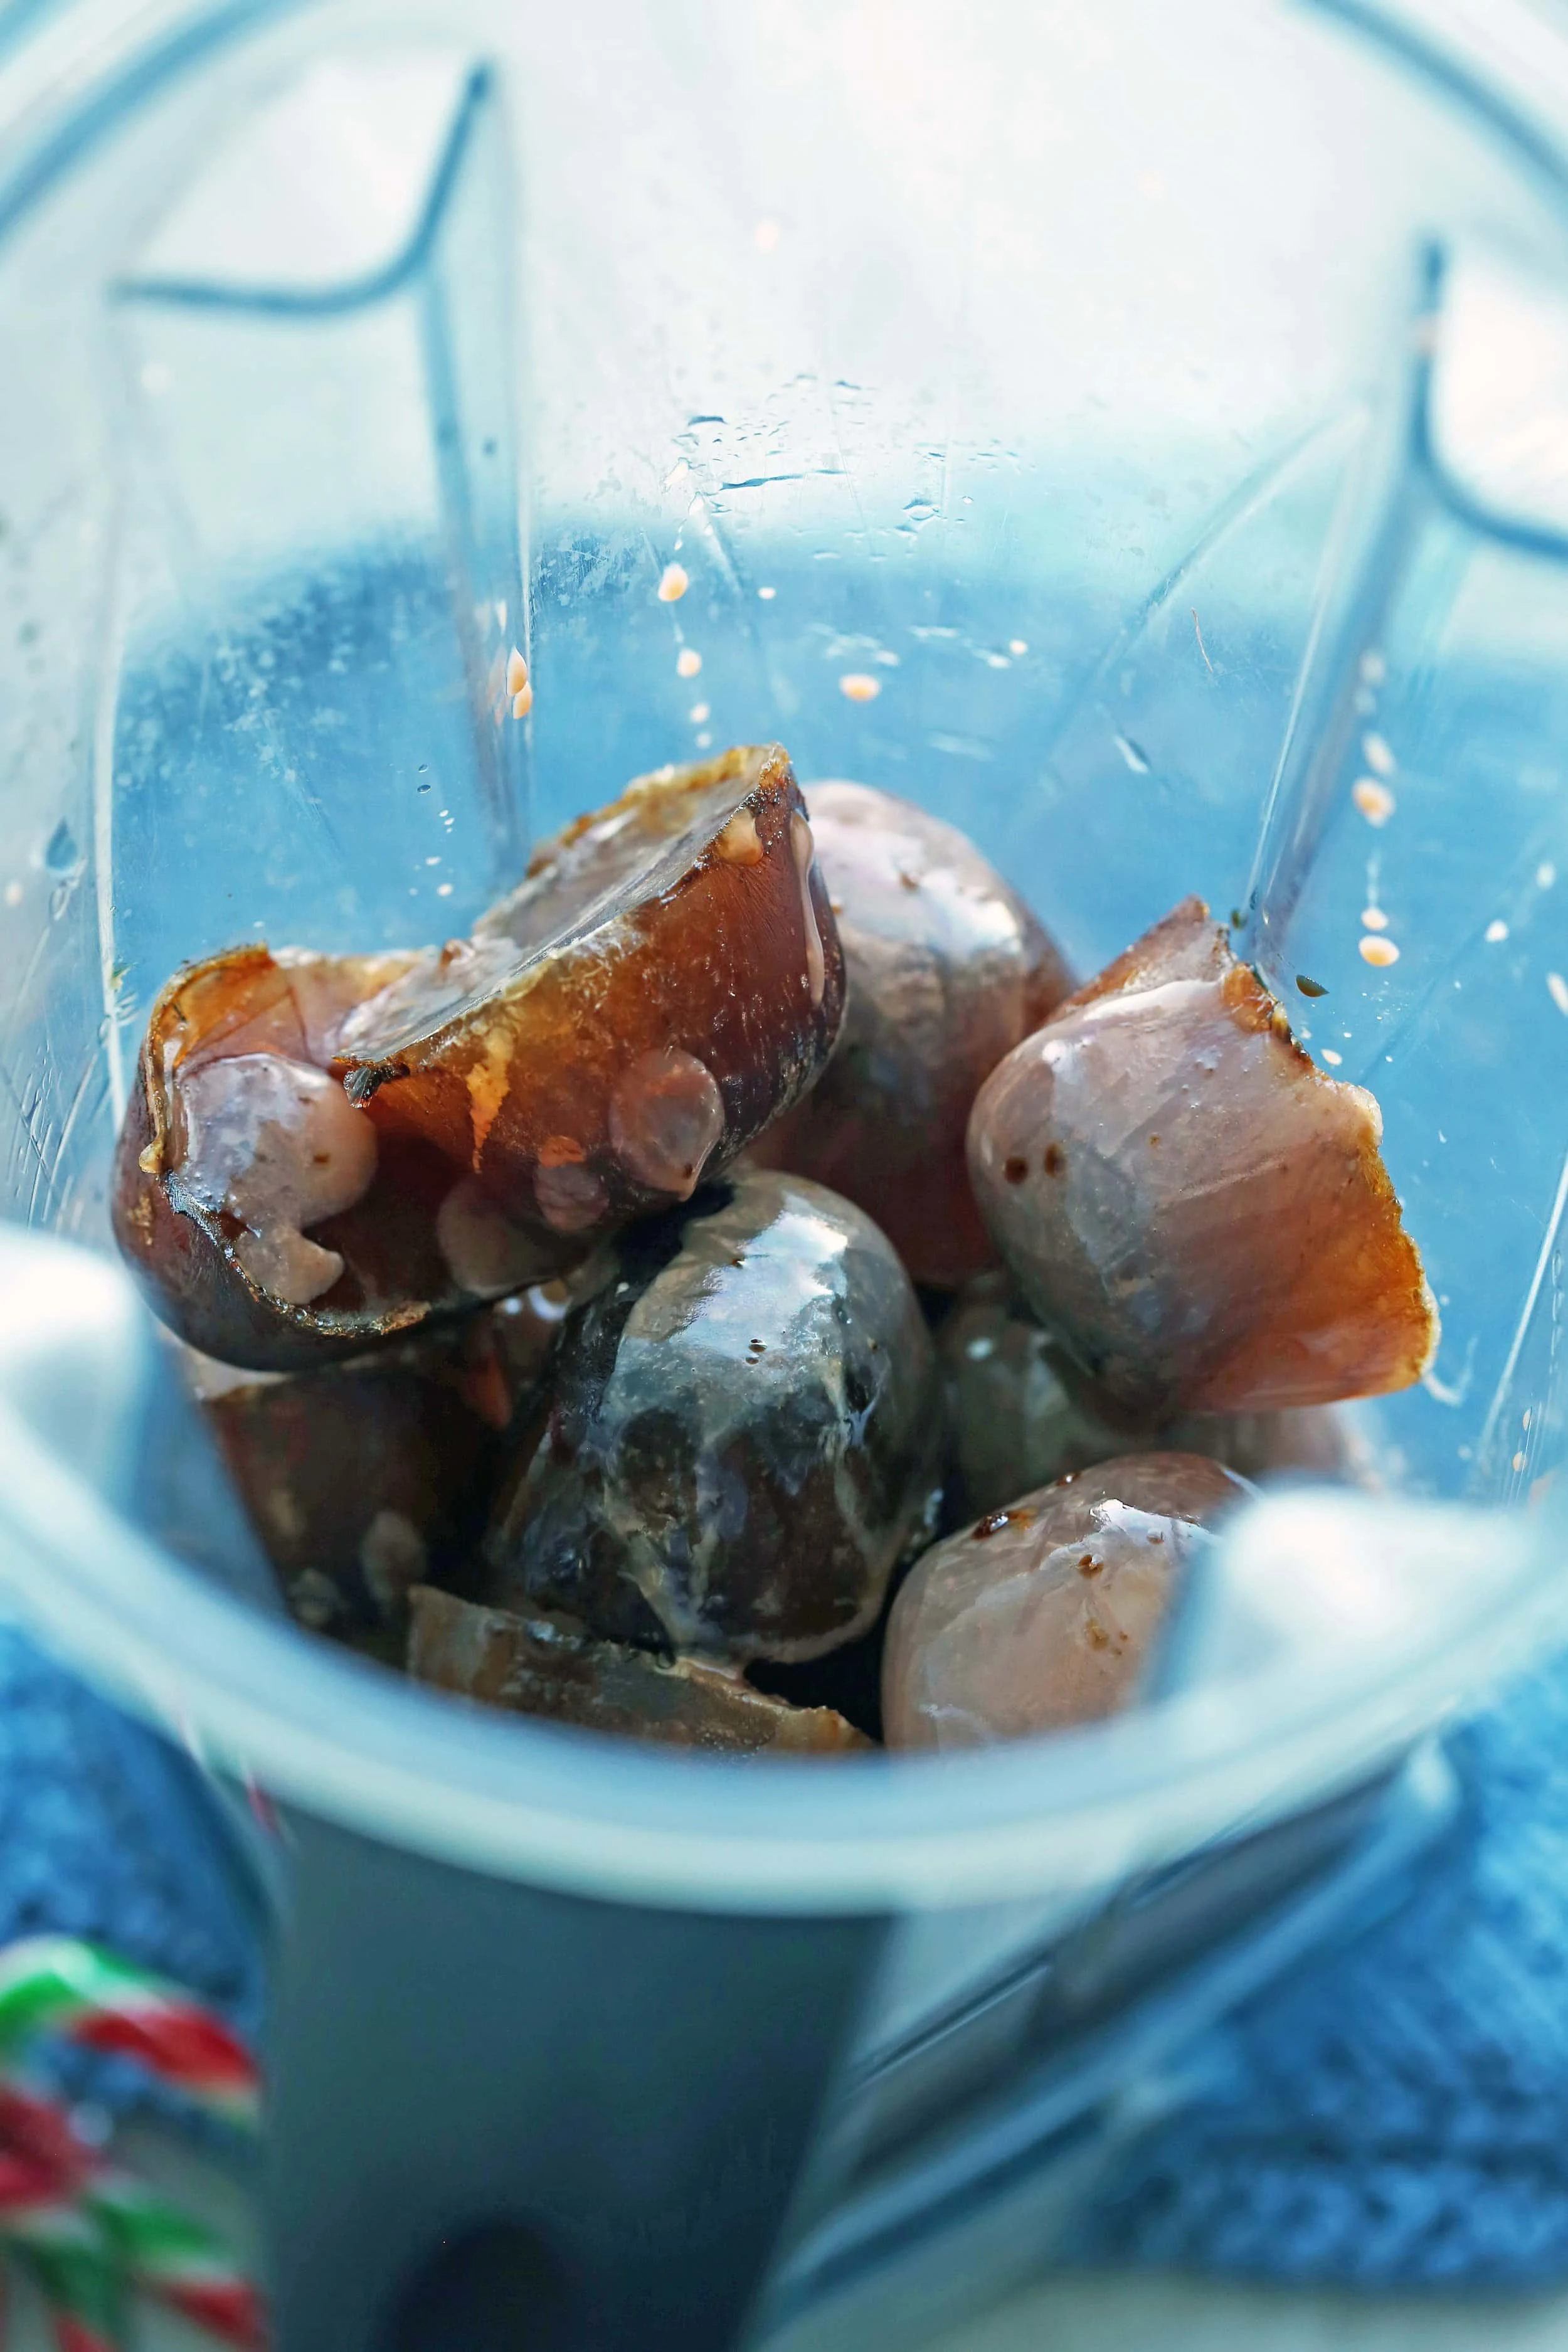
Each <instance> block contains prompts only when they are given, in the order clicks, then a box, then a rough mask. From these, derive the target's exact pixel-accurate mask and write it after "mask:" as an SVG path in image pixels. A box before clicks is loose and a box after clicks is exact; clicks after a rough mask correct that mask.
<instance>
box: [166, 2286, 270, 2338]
mask: <svg viewBox="0 0 1568 2352" xmlns="http://www.w3.org/2000/svg"><path fill="white" fill-rule="evenodd" d="M149 2284H153V2282H151V2281H149ZM156 2292H157V2295H158V2299H159V2301H160V2302H161V2303H166V2304H168V2305H170V2306H171V2308H172V2309H174V2310H175V2311H178V2312H183V2313H184V2316H185V2317H186V2318H187V2319H194V2320H195V2323H196V2325H197V2326H199V2327H205V2328H206V2329H207V2330H208V2331H209V2333H210V2334H212V2335H214V2336H221V2337H222V2339H223V2341H224V2342H225V2343H226V2344H233V2345H235V2346H237V2347H238V2352H264V2347H265V2346H266V2342H267V2315H266V2312H265V2309H264V2307H263V2305H262V2301H261V2297H260V2296H259V2295H258V2294H257V2292H256V2289H255V2288H254V2287H252V2286H246V2285H244V2284H238V2285H235V2286H216V2285H213V2286H197V2285H195V2284H191V2285H189V2286H178V2285H175V2284H172V2283H171V2284H163V2283H162V2282H159V2283H158V2284H157V2288H156Z"/></svg>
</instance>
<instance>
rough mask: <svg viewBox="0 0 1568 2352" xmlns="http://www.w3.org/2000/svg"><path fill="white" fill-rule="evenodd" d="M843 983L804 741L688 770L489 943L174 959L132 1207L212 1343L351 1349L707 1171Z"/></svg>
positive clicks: (129, 1168) (148, 1046)
mask: <svg viewBox="0 0 1568 2352" xmlns="http://www.w3.org/2000/svg"><path fill="white" fill-rule="evenodd" d="M842 1005H843V961H842V957H841V955H840V953H839V949H838V943H837V933H836V930H835V928H834V922H833V917H832V914H831V912H830V910H829V908H828V905H827V898H826V891H825V890H824V887H823V885H822V881H821V878H820V877H819V876H818V874H817V873H816V866H815V862H814V848H813V842H812V835H811V828H810V826H809V824H807V822H806V817H805V803H803V801H802V800H801V796H800V793H799V789H798V787H797V786H796V784H795V777H794V774H793V772H792V771H791V769H790V765H789V761H788V759H787V758H786V756H785V755H784V752H783V751H781V750H780V749H779V748H778V747H777V746H776V745H774V746H772V747H767V748H763V749H755V748H753V749H742V750H739V751H730V752H726V753H725V754H724V755H722V757H721V758H719V759H716V760H712V761H708V762H706V763H705V764H703V765H702V766H700V767H697V768H683V769H673V768H672V769H666V770H661V771H660V772H658V774H657V775H654V776H649V777H645V778H643V779H642V780H641V781H640V782H637V783H635V784H633V785H631V786H630V787H629V788H628V790H627V791H626V793H623V794H622V796H621V798H620V799H619V800H618V801H616V802H615V803H612V805H611V806H610V807H608V808H606V809H603V810H600V811H598V812H597V813H596V814H594V815H593V816H590V817H584V818H581V819H579V820H578V821H577V823H576V824H574V825H571V826H569V827H568V828H567V829H566V831H565V832H564V833H563V834H562V835H560V836H559V837H558V838H557V839H556V840H554V841H552V842H549V843H546V844H545V845H543V846H542V848H541V849H540V850H538V851H537V852H536V853H535V855H534V857H533V859H532V861H531V866H530V869H529V874H528V877H527V878H526V879H525V880H524V881H523V882H522V883H521V885H520V886H519V887H518V889H517V890H515V891H514V892H513V893H512V894H511V895H510V898H506V899H505V900H503V901H502V902H501V904H500V906H498V907H496V908H493V909H492V910H491V912H490V913H489V914H488V915H486V916H485V917H484V918H482V919H481V920H480V922H479V924H478V925H477V926H476V929H475V931H474V934H473V936H472V938H470V939H466V940H451V941H448V942H447V945H446V946H445V947H443V948H440V949H438V950H429V951H427V952H417V953H414V952H411V953H408V954H402V955H390V956H383V957H373V958H356V957H331V956H316V955H310V954H307V953H304V952H301V951H298V950H279V952H278V953H277V954H273V953H270V952H269V951H268V950H267V949H266V948H261V947H258V948H247V949H240V950H233V951H231V952H229V953H226V954H224V955H220V956H215V957H212V958H209V959H208V960H207V961H205V962H204V963H200V964H196V965H194V966H192V967H191V968H190V969H188V970H187V971H184V972H181V973H179V974H178V975H177V976H176V977H175V979H174V981H173V982H170V984H169V986H168V987H167V988H165V989H164V991H163V993H162V994H161V996H160V997H159V999H158V1002H157V1003H156V1005H155V1006H154V1008H153V1017H152V1020H151V1023H150V1024H149V1028H148V1034H147V1038H146V1041H145V1044H144V1045H143V1048H142V1059H141V1064H140V1067H139V1071H138V1077H137V1084H136V1087H135V1088H134V1089H133V1092H132V1101H131V1104H130V1107H129V1108H128V1111H127V1115H126V1119H125V1124H124V1128H123V1129H122V1133H121V1145H120V1153H119V1159H118V1162H117V1168H116V1176H115V1196H114V1221H115V1230H116V1233H117V1235H118V1237H119V1239H120V1242H121V1246H122V1248H124V1250H125V1251H126V1253H127V1255H129V1257H130V1258H131V1260H132V1264H133V1265H135V1266H136V1268H137V1269H138V1271H139V1272H140V1273H141V1274H142V1276H143V1278H144V1280H145V1282H146V1286H147V1287H148V1290H149V1293H150V1296H151V1297H152V1301H153V1305H154V1307H156V1308H157V1309H158V1311H159V1312H160V1313H161V1314H162V1315H163V1317H164V1318H165V1320H167V1321H168V1322H170V1323H172V1324H173V1325H174V1328H175V1329H176V1330H178V1331H179V1332H180V1334H181V1336H182V1337H183V1338H184V1339H187V1340H189V1341H190V1342H191V1344H192V1345H193V1346H195V1347H197V1348H199V1349H203V1350H204V1351H205V1352H206V1353H208V1354H211V1355H215V1356H219V1357H222V1358H224V1359H226V1360H229V1361H233V1362H237V1363H243V1364H247V1365H251V1366H254V1367H256V1368H258V1369H261V1370H271V1369H279V1370H281V1369H287V1368H290V1367H293V1366H302V1365H306V1364H309V1363H310V1362H312V1361H320V1360H322V1359H323V1358H324V1357H328V1356H331V1355H333V1354H337V1355H345V1354H351V1353H354V1352H357V1351H359V1350H361V1349H364V1348H365V1347H366V1346H368V1345H370V1344H372V1343H373V1342H375V1341H379V1340H384V1339H393V1338H395V1337H397V1336H398V1335H400V1334H405V1333H407V1332H409V1331H411V1330H412V1329H414V1328H416V1326H418V1325H419V1324H421V1323H424V1322H426V1321H428V1320H429V1319H431V1318H433V1317H439V1316H442V1315H448V1314H451V1313H452V1312H454V1311H455V1310H457V1309H458V1308H460V1307H464V1306H471V1305H472V1304H473V1302H474V1300H475V1299H476V1298H487V1297H497V1296H500V1295H501V1294H504V1293H506V1292H509V1291H513V1290H516V1289H519V1288H521V1287H522V1286H524V1285H526V1284H527V1283H530V1282H531V1281H535V1280H540V1279H543V1278H545V1277H547V1276H550V1275H552V1274H554V1273H557V1272H559V1271H561V1270H562V1269H563V1267H566V1266H568V1265H572V1264H574V1262H576V1261H577V1260H580V1259H581V1258H583V1257H584V1255H586V1254H587V1253H588V1252H589V1251H590V1249H591V1248H592V1246H593V1245H594V1244H595V1241H596V1240H598V1239H599V1238H600V1237H601V1236H603V1235H605V1234H608V1233H611V1232H613V1231H614V1230H615V1229H616V1228H617V1227H618V1226H620V1225H622V1224H624V1223H626V1222H627V1221H628V1220H630V1219H633V1218H636V1217H637V1216H640V1215H644V1214H647V1213H650V1212H652V1211H654V1210H657V1209H658V1208H661V1207H667V1206H668V1205H669V1204H670V1202H676V1201H681V1200H685V1199H688V1198H689V1196H690V1194H691V1192H693V1191H694V1190H695V1188H696V1186H697V1184H698V1182H699V1181H700V1179H701V1178H702V1177H703V1176H704V1175H712V1174H716V1173H717V1172H719V1171H721V1169H723V1168H724V1167H726V1166H727V1165H728V1164H729V1162H730V1161H731V1160H732V1159H733V1158H734V1157H735V1156H736V1154H737V1153H738V1152H739V1151H740V1150H742V1149H743V1147H744V1146H745V1145H746V1144H747V1143H749V1142H750V1141H751V1140H752V1138H753V1137H754V1136H756V1135H757V1134H758V1133H759V1132H760V1131H761V1129H763V1127H764V1126H765V1125H766V1124H767V1123H768V1121H769V1120H770V1119H771V1118H773V1116H774V1115H775V1114H776V1113H777V1112H778V1111H779V1110H780V1109H782V1108H786V1107H787V1106H788V1105H789V1104H791V1103H793V1102H794V1101H795V1098H796V1097H797V1096H798V1095H799V1094H800V1093H801V1092H802V1091H803V1090H804V1089H805V1087H807V1086H809V1085H810V1083H811V1081H812V1079H813V1078H814V1077H815V1076H816V1074H817V1072H818V1070H819V1069H820V1068H821V1067H822V1066H823V1064H824V1063H825V1062H826V1058H827V1055H828V1054H829V1052H830V1051H831V1049H832V1045H833V1042H834V1039H835V1037H836V1036H837V1029H838V1022H839V1016H840V1013H841V1011H842Z"/></svg>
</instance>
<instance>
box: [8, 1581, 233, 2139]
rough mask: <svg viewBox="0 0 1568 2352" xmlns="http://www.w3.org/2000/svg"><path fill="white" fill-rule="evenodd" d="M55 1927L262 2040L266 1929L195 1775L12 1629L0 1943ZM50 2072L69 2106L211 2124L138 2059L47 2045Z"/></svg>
mask: <svg viewBox="0 0 1568 2352" xmlns="http://www.w3.org/2000/svg"><path fill="white" fill-rule="evenodd" d="M51 1929H53V1930H58V1931H59V1932H61V1933H63V1934H66V1935H71V1936H86V1937H91V1938H92V1939H93V1940H94V1941H96V1942H101V1943H104V1944H108V1945H110V1946H112V1948H114V1949H115V1950H116V1951H118V1952H121V1953H122V1954H123V1955H124V1956H125V1958H128V1959H132V1960H138V1961H140V1962H142V1965H143V1966H145V1967H147V1968H150V1969H159V1970H161V1971H162V1972H163V1973H164V1974H166V1975H168V1976H170V1977H172V1978H174V1979H176V1980H177V1981H178V1982H179V1983H181V1984H184V1985H186V1986H188V1987H190V1989H191V1990H193V1991H195V1992H198V1993H201V1994H202V1995H204V1996H205V1998H206V1999H207V2000H210V2001H212V2002H213V2003H214V2004H215V2005H216V2007H218V2008H220V2009H221V2010H222V2011H224V2013H225V2014H226V2016H227V2017H228V2018H229V2019H230V2021H232V2022H233V2023H234V2024H236V2025H237V2027H238V2028H239V2030H240V2031H241V2032H243V2033H245V2034H246V2035H247V2037H253V2036H254V2035H255V2033H256V2031H257V2028H258V2023H259V2021H260V2010H261V1972H260V1962H259V1951H258V1937H257V1930H256V1923H255V1920H254V1917H253V1915H252V1912H251V1908H250V1906H249V1904H248V1902H247V1898H246V1895H245V1892H244V1888H243V1885H242V1883H241V1882H240V1881H239V1880H238V1879H237V1877H236V1876H235V1874H234V1870H233V1865H232V1864H231V1862H230V1860H229V1858H228V1856H227V1854H226V1850H225V1846H224V1843H223V1840H222V1838H221V1836H220V1834H219V1833H218V1832H217V1829H216V1822H215V1821H214V1818H213V1816H212V1815H211V1813H210V1811H209V1808H208V1801H207V1799H206V1798H205V1795H204V1794H203V1792H202V1790H201V1788H200V1786H199V1784H198V1783H197V1780H196V1779H195V1774H194V1772H193V1770H192V1768H191V1767H190V1766H189V1765H188V1764H186V1763H185V1761H184V1759H182V1758H181V1757H179V1756H178V1755H176V1753H175V1752H174V1749H173V1748H170V1747H168V1746H166V1745H165V1744H164V1742H163V1741H162V1740H160V1739H157V1738H154V1737H153V1734H152V1733H150V1732H147V1731H144V1730H143V1729H142V1727H141V1726H140V1725H138V1724H135V1723H132V1722H131V1721H130V1720H129V1719H128V1718H127V1717H124V1716H122V1715H121V1714H120V1713H119V1712H118V1711H117V1710H116V1709H114V1708H112V1707H110V1706H104V1704H103V1703H102V1702H101V1700H99V1699H97V1698H95V1697H93V1696H92V1694H91V1693H90V1692H89V1691H88V1690H86V1689H84V1688H83V1686H82V1685H80V1684H79V1683H78V1682H75V1681H73V1680H71V1678H70V1677H69V1676H68V1675H63V1674H61V1673H60V1672H59V1670H58V1668H57V1667H56V1666H54V1665H52V1664H50V1663H49V1661H48V1660H47V1659H46V1658H44V1657H43V1656H41V1655H40V1654H39V1653H38V1651H37V1649H35V1648H34V1646H33V1645H32V1643H29V1642H28V1641H26V1640H25V1639H24V1637H23V1636H22V1635H21V1634H19V1633H16V1632H15V1631H14V1630H13V1629H11V1628H10V1627H8V1626H5V1625H0V1943H10V1942H11V1941H13V1940H14V1939H15V1938H16V1937H21V1936H31V1935H37V1934H39V1933H41V1932H43V1931H45V1930H51ZM38 2071H39V2072H40V2073H41V2074H43V2076H44V2077H45V2078H46V2079H47V2080H48V2081H50V2082H52V2083H53V2084H54V2086H55V2087H56V2088H57V2090H58V2091H60V2092H62V2093H64V2094H66V2095H68V2096H70V2097H72V2098H75V2099H88V2100H92V2101H95V2102H98V2103H100V2104H102V2105H108V2106H110V2107H113V2108H115V2109H117V2110H121V2111H124V2110H126V2109H130V2108H140V2109H150V2110H153V2111H163V2112H166V2113H169V2114H172V2115H177V2116H180V2119H181V2120H182V2122H184V2123H187V2124H189V2125H190V2126H191V2127H192V2128H195V2129H198V2130H200V2129H203V2128H205V2126H203V2125H202V2123H201V2121H200V2119H199V2118H198V2117H196V2116H194V2115H192V2114H191V2113H190V2112H189V2110H188V2109H187V2108H186V2106H185V2103H184V2100H182V2099H181V2098H180V2096H179V2095H178V2094H177V2093H174V2092H168V2091H164V2090H163V2089H161V2088H160V2087H159V2086H158V2085H157V2084H154V2083H153V2081H152V2080H151V2078H150V2077H149V2076H148V2075H147V2074H145V2072H144V2071H143V2070H142V2068H141V2067H139V2066H136V2065H134V2064H133V2063H132V2062H130V2061H129V2060H125V2059H121V2058H102V2057H96V2056H93V2055H91V2054H89V2053H87V2052H84V2051H78V2050H69V2049H67V2048H65V2047H63V2046H58V2047H54V2048H48V2047H46V2048H45V2049H44V2050H43V2051H42V2052H41V2053H39V2057H38Z"/></svg>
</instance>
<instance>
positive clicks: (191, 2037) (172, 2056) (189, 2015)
mask: <svg viewBox="0 0 1568 2352" xmlns="http://www.w3.org/2000/svg"><path fill="white" fill-rule="evenodd" d="M66 2032H68V2034H69V2036H70V2039H71V2040H72V2041H73V2042H81V2043H82V2044H83V2046H84V2047H85V2048H87V2049H89V2050H106V2051H113V2052H115V2053H117V2054H118V2055H121V2056H123V2057H129V2058H140V2059H141V2060H142V2063H144V2064H145V2065H148V2066H151V2067H153V2068H154V2069H155V2070H156V2072H157V2073H158V2074H163V2075H166V2076H167V2077H168V2078H169V2079H170V2080H171V2081H172V2082H175V2083H183V2084H184V2085H185V2086H186V2088H187V2089H196V2090H214V2091H218V2090H250V2089H253V2088H254V2086H255V2084H256V2067H255V2064H254V2063H253V2061H252V2059H251V2056H250V2053H249V2052H248V2050H247V2049H246V2047H245V2044H244V2043H243V2042H239V2041H237V2039H236V2038H235V2036H234V2035H233V2034H232V2033H231V2032H229V2030H228V2028H227V2026H226V2025H224V2024H222V2023H221V2022H220V2021H219V2020H218V2019H217V2018H216V2017H207V2016H205V2015H204V2014H203V2013H202V2012H201V2011H198V2010H169V2011H149V2012H147V2013H145V2014H142V2015H139V2014H137V2012H136V2011H124V2010H107V2011H99V2012H98V2013H97V2014H96V2015H89V2016H83V2017H79V2018H77V2019H76V2020H74V2021H73V2022H72V2023H71V2024H70V2025H68V2027H67V2028H66Z"/></svg>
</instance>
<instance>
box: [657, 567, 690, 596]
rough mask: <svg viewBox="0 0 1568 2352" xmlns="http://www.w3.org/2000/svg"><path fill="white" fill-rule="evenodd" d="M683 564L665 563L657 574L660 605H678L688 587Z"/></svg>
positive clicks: (688, 583)
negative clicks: (661, 570)
mask: <svg viewBox="0 0 1568 2352" xmlns="http://www.w3.org/2000/svg"><path fill="white" fill-rule="evenodd" d="M690 585H691V582H690V580H689V578H688V576H687V571H686V566H685V564H684V563H667V564H666V565H665V567H664V570H663V572H661V573H660V574H659V582H658V601H659V603H660V604H679V602H680V599H681V598H682V597H683V596H684V595H685V593H686V592H687V590H688V589H689V587H690Z"/></svg>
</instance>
